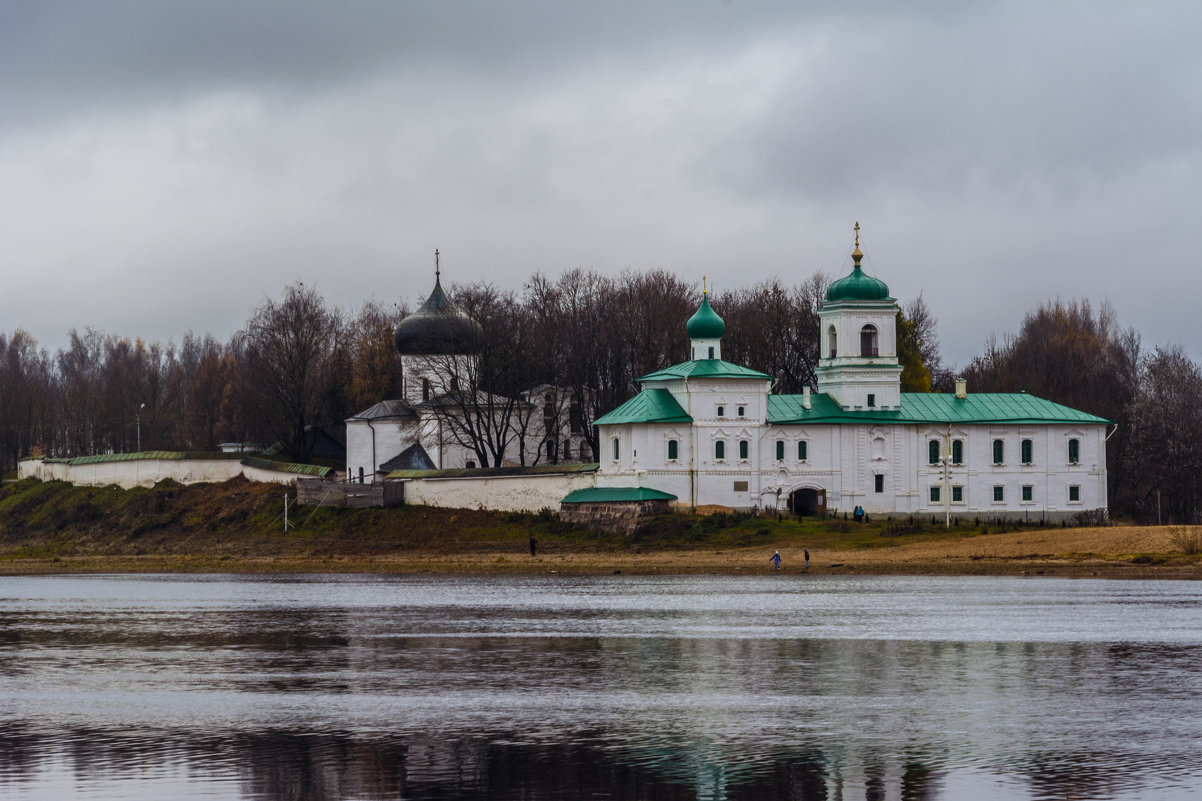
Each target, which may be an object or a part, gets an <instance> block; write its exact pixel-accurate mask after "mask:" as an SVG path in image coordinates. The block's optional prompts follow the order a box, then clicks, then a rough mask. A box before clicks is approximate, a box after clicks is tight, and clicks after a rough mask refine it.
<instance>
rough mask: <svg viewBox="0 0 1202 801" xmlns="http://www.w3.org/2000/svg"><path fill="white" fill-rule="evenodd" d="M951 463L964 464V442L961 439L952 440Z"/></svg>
mask: <svg viewBox="0 0 1202 801" xmlns="http://www.w3.org/2000/svg"><path fill="white" fill-rule="evenodd" d="M952 464H964V442H963V440H958V439H957V440H953V441H952Z"/></svg>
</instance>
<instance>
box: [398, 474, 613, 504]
mask: <svg viewBox="0 0 1202 801" xmlns="http://www.w3.org/2000/svg"><path fill="white" fill-rule="evenodd" d="M591 486H593V474H592V473H562V474H551V475H546V474H543V475H534V476H489V477H476V478H424V479H410V480H407V481H406V482H405V503H406V504H425V505H427V506H443V507H448V508H452V509H492V510H494V511H499V512H538V511H540V510H542V509H552V510H556V511H558V509H559V502H560V500H562V499H563V497H564V496H565V495H567V494H568V493H569V492H572V491H573V490H578V489H584V488H587V487H591Z"/></svg>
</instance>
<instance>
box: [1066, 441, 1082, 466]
mask: <svg viewBox="0 0 1202 801" xmlns="http://www.w3.org/2000/svg"><path fill="white" fill-rule="evenodd" d="M1068 461H1069V464H1076V463H1077V462H1079V461H1081V443H1080V442H1079V441H1078V440H1075V439H1070V440H1069V441H1068Z"/></svg>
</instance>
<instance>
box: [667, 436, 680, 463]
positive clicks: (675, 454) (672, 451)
mask: <svg viewBox="0 0 1202 801" xmlns="http://www.w3.org/2000/svg"><path fill="white" fill-rule="evenodd" d="M678 458H680V448H679V446H678V445H677V444H676V440H674V439H670V440H668V459H669V460H671V461H676V460H677V459H678Z"/></svg>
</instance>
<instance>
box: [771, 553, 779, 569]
mask: <svg viewBox="0 0 1202 801" xmlns="http://www.w3.org/2000/svg"><path fill="white" fill-rule="evenodd" d="M768 561H770V562H771V563H772V564H773V565H775V566H776V570H777V572H780V551H777V552H776V553H774V554H772V558H771V559H769V560H768Z"/></svg>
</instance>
